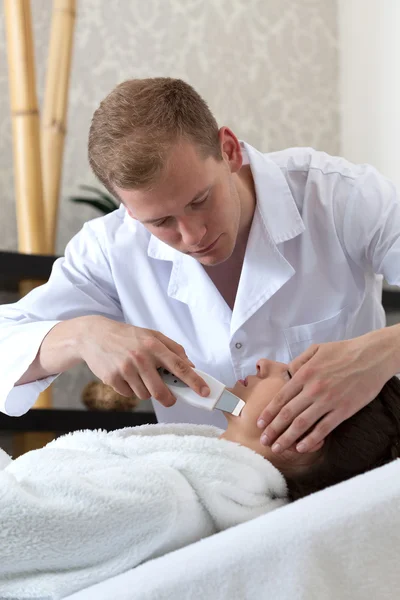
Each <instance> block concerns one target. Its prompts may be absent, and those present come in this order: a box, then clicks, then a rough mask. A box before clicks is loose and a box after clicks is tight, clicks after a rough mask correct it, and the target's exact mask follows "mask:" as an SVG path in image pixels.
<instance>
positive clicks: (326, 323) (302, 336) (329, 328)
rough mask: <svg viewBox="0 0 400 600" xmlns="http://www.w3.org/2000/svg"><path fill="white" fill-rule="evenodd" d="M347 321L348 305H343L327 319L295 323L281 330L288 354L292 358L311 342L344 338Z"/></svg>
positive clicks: (316, 342) (305, 348) (317, 342)
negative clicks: (303, 323) (301, 323)
mask: <svg viewBox="0 0 400 600" xmlns="http://www.w3.org/2000/svg"><path fill="white" fill-rule="evenodd" d="M347 323H348V307H347V306H344V307H343V308H342V309H341V310H339V312H337V313H336V314H334V315H333V316H332V317H329V318H328V319H322V321H316V322H315V323H307V324H306V325H296V326H294V327H288V328H287V329H284V330H283V333H284V336H285V339H286V343H287V345H288V348H289V352H290V356H291V358H292V359H294V358H295V357H296V356H299V354H301V353H302V352H304V350H307V348H309V347H310V346H311V344H319V343H323V342H336V341H339V340H344V339H346V332H347Z"/></svg>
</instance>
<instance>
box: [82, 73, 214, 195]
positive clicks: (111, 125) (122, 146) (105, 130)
mask: <svg viewBox="0 0 400 600" xmlns="http://www.w3.org/2000/svg"><path fill="white" fill-rule="evenodd" d="M180 140H186V141H190V142H192V143H194V144H196V147H197V148H198V150H199V152H200V154H201V155H202V156H203V157H204V158H207V157H208V156H214V157H215V158H216V159H217V160H222V154H221V149H220V144H219V138H218V124H217V122H216V120H215V118H214V116H213V115H212V113H211V111H210V109H209V108H208V106H207V104H206V102H205V101H204V100H203V99H202V98H201V96H200V95H199V94H198V93H197V92H196V91H195V90H194V89H193V88H192V87H191V86H190V85H189V84H187V83H185V82H184V81H181V80H180V79H171V78H169V77H156V78H153V79H131V80H128V81H125V82H123V83H121V84H119V85H118V86H117V87H116V88H115V89H114V90H113V91H112V92H111V93H110V94H109V95H108V96H107V97H106V98H105V99H104V100H103V101H102V102H101V104H100V106H99V108H98V109H97V110H96V111H95V113H94V115H93V119H92V123H91V127H90V132H89V163H90V166H91V167H92V169H93V171H94V173H95V175H96V176H97V177H98V179H99V180H100V181H101V182H102V183H103V185H104V186H105V187H106V188H107V189H108V190H109V191H110V192H111V193H112V194H114V195H116V192H115V189H114V185H117V186H118V187H120V188H122V189H138V188H146V187H149V186H150V185H151V184H152V183H154V181H156V180H157V178H158V177H159V176H160V174H161V172H162V170H163V167H164V165H165V163H166V161H167V157H168V152H169V150H170V148H171V146H172V145H173V144H175V143H177V142H179V141H180Z"/></svg>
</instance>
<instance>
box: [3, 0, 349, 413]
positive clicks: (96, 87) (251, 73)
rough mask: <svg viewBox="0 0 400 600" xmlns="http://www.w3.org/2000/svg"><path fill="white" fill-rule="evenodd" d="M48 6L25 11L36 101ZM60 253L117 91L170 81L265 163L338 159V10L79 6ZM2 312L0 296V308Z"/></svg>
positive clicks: (304, 2)
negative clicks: (299, 149) (107, 104)
mask: <svg viewBox="0 0 400 600" xmlns="http://www.w3.org/2000/svg"><path fill="white" fill-rule="evenodd" d="M51 4H52V3H51V2H50V0H32V2H31V5H32V19H33V26H34V39H35V50H36V65H37V73H36V76H37V87H38V96H39V101H41V99H42V97H43V87H44V80H45V68H46V55H47V46H48V39H49V26H50V18H51ZM77 4H78V14H77V21H76V30H75V40H74V55H73V63H72V76H71V87H70V99H69V113H68V127H67V140H66V148H65V159H64V172H63V182H62V198H61V210H60V219H59V230H58V242H57V250H58V252H63V250H64V248H65V244H66V243H67V242H68V240H69V239H70V238H71V237H72V236H73V235H74V234H75V233H76V232H77V231H78V230H79V229H80V228H81V226H82V224H83V222H84V221H85V220H88V219H90V218H93V217H94V216H97V213H96V212H95V211H94V210H93V209H91V208H89V207H80V206H76V205H72V204H71V203H70V202H68V200H67V198H68V196H69V195H71V194H73V193H76V192H77V190H78V185H79V184H81V183H86V184H93V183H94V178H93V176H92V175H91V174H90V172H89V167H88V163H87V158H86V140H87V133H88V129H89V124H90V119H91V115H92V113H93V111H94V109H95V108H96V107H97V105H98V103H99V101H100V100H101V99H102V98H103V97H104V96H105V95H106V94H107V93H108V92H109V91H110V90H111V89H112V88H113V87H114V86H115V85H116V84H117V83H119V82H120V81H122V80H124V79H128V78H131V77H148V76H172V77H180V78H183V79H185V80H186V81H188V82H189V83H191V84H192V85H194V86H195V88H196V89H197V90H198V91H199V92H200V93H201V94H202V95H203V96H204V97H205V99H206V100H207V101H208V103H209V105H210V107H211V109H212V110H213V111H214V113H215V115H216V117H217V119H218V121H219V123H220V124H221V125H222V124H225V125H228V126H230V127H231V128H232V129H233V130H234V131H235V132H236V134H237V135H238V136H239V137H240V138H243V139H246V140H247V141H248V142H250V143H251V144H253V145H255V146H256V147H257V148H258V149H260V150H263V151H268V150H276V149H280V148H284V147H287V146H295V145H306V146H313V147H318V148H319V149H321V150H325V151H327V152H330V153H338V150H339V139H338V131H339V126H338V64H337V60H338V56H337V23H336V20H337V7H336V0H324V1H323V2H321V0H146V2H143V0H129V1H128V0H78V2H77ZM2 13H3V3H1V4H0V57H1V58H0V60H1V63H0V157H1V160H0V189H1V213H0V214H1V217H0V248H1V249H3V250H6V249H15V248H16V247H17V235H16V221H15V208H14V192H13V174H12V153H11V126H10V117H9V97H8V82H7V62H6V43H5V32H4V19H3V14H2ZM1 301H3V302H5V301H9V298H8V297H5V296H4V295H3V296H2V297H0V302H1ZM90 378H91V376H90V374H89V373H88V372H87V370H86V369H84V368H79V369H76V370H74V371H73V372H71V373H69V374H65V375H63V376H61V377H60V378H59V380H58V381H57V382H56V384H55V385H54V389H55V392H54V403H55V405H57V406H66V405H70V406H79V397H78V394H79V392H78V393H77V390H80V389H81V388H82V385H83V384H84V383H85V381H87V380H89V379H90Z"/></svg>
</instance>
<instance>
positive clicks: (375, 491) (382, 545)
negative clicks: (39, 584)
mask: <svg viewBox="0 0 400 600" xmlns="http://www.w3.org/2000/svg"><path fill="white" fill-rule="evenodd" d="M399 506H400V460H396V461H394V462H392V463H390V464H388V465H385V466H384V467H381V468H379V469H375V470H374V471H371V472H369V473H366V474H364V475H360V476H359V477H354V478H353V479H350V480H349V481H345V482H343V483H340V484H338V485H336V486H333V487H331V488H328V489H325V490H322V491H321V492H318V493H317V494H312V495H311V496H308V497H306V498H303V499H302V500H299V501H298V502H293V503H291V504H288V505H287V506H284V507H282V508H280V509H279V510H276V511H273V512H271V513H269V514H267V515H263V516H261V517H258V518H257V519H253V520H252V521H249V522H247V523H243V524H241V525H238V526H237V527H231V528H230V529H227V530H226V531H222V532H221V533H218V534H216V535H213V536H211V537H208V538H206V539H204V540H200V541H198V542H196V543H194V544H191V545H190V546H188V547H186V548H181V549H179V550H176V551H175V552H170V553H169V554H166V555H165V556H162V557H160V558H157V559H155V560H151V561H148V562H146V563H145V564H143V565H140V566H139V567H137V568H136V569H132V570H131V571H128V572H126V573H122V574H121V575H118V576H116V577H113V578H111V579H108V580H107V581H104V582H103V583H101V584H96V585H94V586H92V587H90V588H89V589H87V590H83V591H81V592H79V593H76V594H73V595H72V596H69V597H68V600H110V599H111V598H112V599H114V598H118V600H138V599H140V600H171V599H175V600H186V599H189V598H190V600H395V599H396V598H399V597H400V565H399V548H400V510H399Z"/></svg>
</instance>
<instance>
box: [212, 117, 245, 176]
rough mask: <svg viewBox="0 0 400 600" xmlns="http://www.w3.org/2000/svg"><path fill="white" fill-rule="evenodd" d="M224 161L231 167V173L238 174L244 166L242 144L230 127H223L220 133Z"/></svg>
mask: <svg viewBox="0 0 400 600" xmlns="http://www.w3.org/2000/svg"><path fill="white" fill-rule="evenodd" d="M218 137H219V140H220V144H221V154H222V158H223V160H224V161H225V162H226V163H227V165H228V166H229V169H230V171H231V173H237V172H238V171H239V169H240V168H241V166H242V164H243V155H242V148H241V146H240V142H239V140H238V139H237V137H236V135H235V134H234V133H233V131H231V130H230V129H229V127H221V129H220V130H219V132H218Z"/></svg>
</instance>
